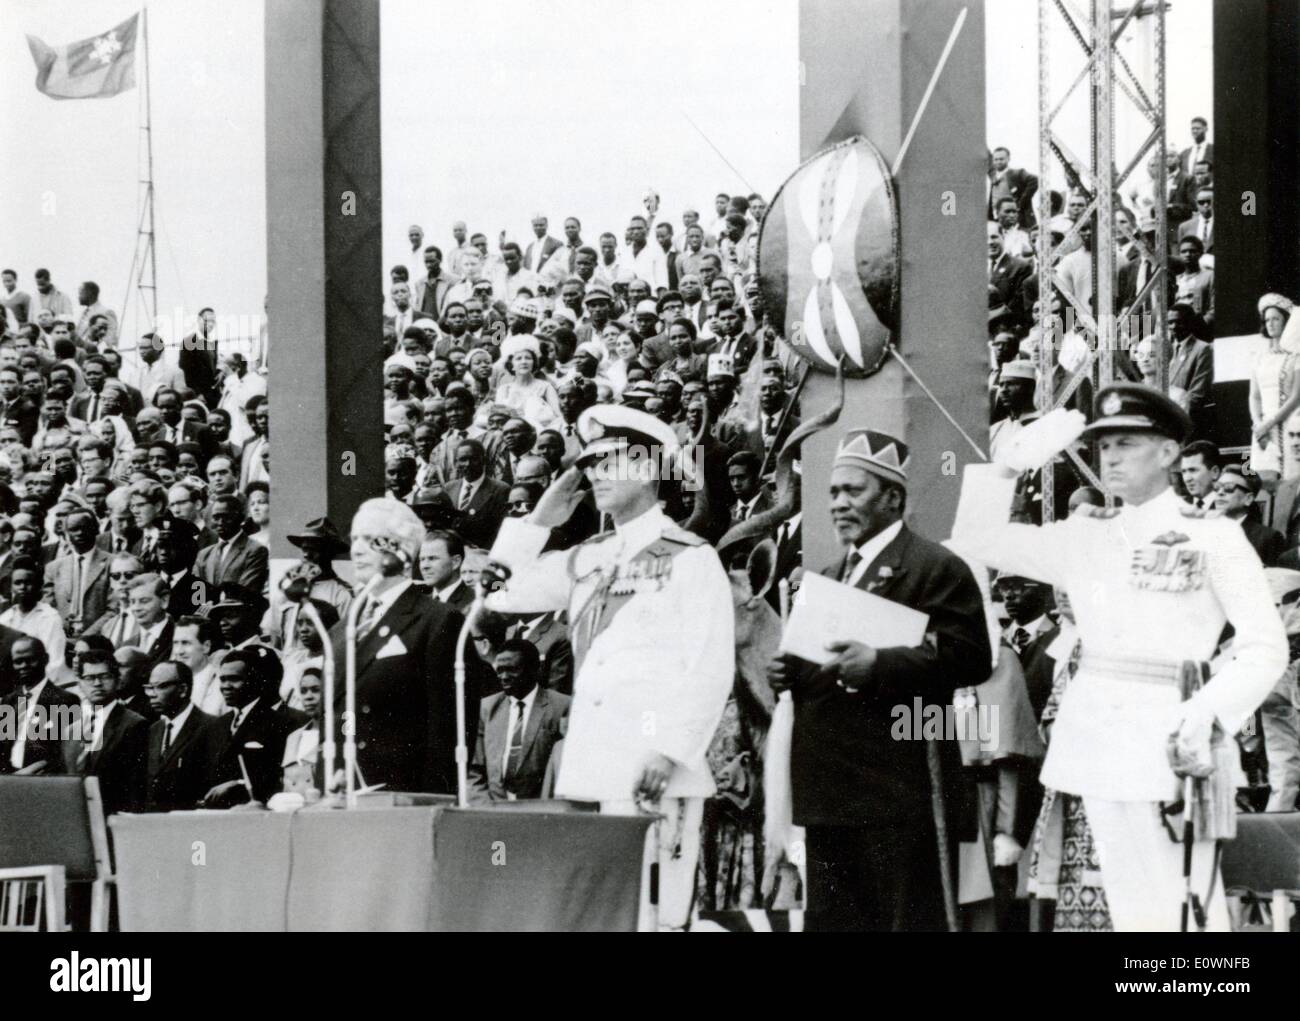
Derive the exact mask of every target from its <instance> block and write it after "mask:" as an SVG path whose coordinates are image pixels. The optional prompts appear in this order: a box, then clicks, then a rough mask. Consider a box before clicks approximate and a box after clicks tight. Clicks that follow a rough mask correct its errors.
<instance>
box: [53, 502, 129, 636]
mask: <svg viewBox="0 0 1300 1021" xmlns="http://www.w3.org/2000/svg"><path fill="white" fill-rule="evenodd" d="M98 531H99V522H98V521H97V520H96V519H95V515H94V514H92V513H91V512H90V511H88V510H74V511H73V512H72V513H71V514H69V515H68V516H67V517H66V518H64V520H63V534H64V536H65V537H66V538H67V540H68V543H69V544H70V545H71V546H72V552H71V553H69V554H68V555H66V556H62V557H58V558H56V559H55V560H54V561H53V563H51V564H50V566H49V567H47V568H46V569H45V601H46V602H48V603H50V604H51V605H52V606H53V607H54V608H55V609H56V610H58V611H59V616H60V617H62V618H63V620H64V622H65V623H72V622H74V621H75V622H77V623H76V630H77V631H80V630H82V628H83V627H84V626H85V625H86V624H90V623H92V622H94V621H97V620H99V618H100V617H102V616H103V615H104V613H105V612H106V611H107V610H108V564H109V561H110V560H112V559H113V555H112V554H111V553H108V552H106V551H104V550H102V549H99V548H98V547H97V546H96V545H95V539H96V537H97V535H98Z"/></svg>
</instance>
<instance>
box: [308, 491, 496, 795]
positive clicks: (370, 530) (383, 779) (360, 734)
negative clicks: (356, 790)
mask: <svg viewBox="0 0 1300 1021" xmlns="http://www.w3.org/2000/svg"><path fill="white" fill-rule="evenodd" d="M351 534H352V567H353V575H354V578H355V581H356V584H357V586H358V589H357V591H358V593H359V592H360V591H361V589H362V587H364V586H365V585H366V584H367V583H369V582H370V581H371V579H373V578H374V577H375V576H376V575H379V574H380V573H381V570H382V568H383V567H384V566H388V567H389V568H390V569H392V567H393V561H392V560H390V559H389V558H395V559H396V562H397V564H398V565H400V566H398V568H397V569H398V572H399V573H397V574H395V575H392V576H389V575H383V576H382V578H381V580H380V581H379V582H377V583H376V587H375V589H374V590H373V591H372V592H371V593H370V595H369V596H367V597H366V605H363V606H362V608H361V610H360V617H359V619H358V631H357V650H356V664H357V674H356V676H357V694H356V706H357V717H356V739H357V764H358V767H359V768H360V771H361V775H362V777H363V778H364V779H365V782H366V783H367V784H372V785H373V784H383V785H384V786H385V788H386V789H388V790H393V791H429V792H435V793H443V794H447V793H451V792H453V791H455V789H456V762H455V750H456V691H455V685H454V682H453V665H454V662H455V653H456V639H457V637H458V635H459V634H460V628H461V622H462V618H461V615H460V614H459V613H457V612H456V611H455V610H453V609H451V608H450V607H448V606H446V605H444V604H442V603H440V602H436V601H434V600H432V599H430V598H429V597H428V595H426V594H424V593H422V592H421V591H420V590H419V589H418V588H416V587H415V586H414V585H413V584H412V582H411V576H410V572H411V566H410V565H411V564H412V563H413V562H414V560H415V558H416V556H417V554H418V552H419V548H420V540H421V539H422V538H423V535H424V525H423V524H422V523H421V521H420V519H419V518H418V517H417V516H416V514H415V512H414V511H412V510H411V509H410V508H409V507H407V506H406V505H405V504H403V503H400V502H398V501H396V500H392V499H389V498H386V497H385V498H380V499H374V500H367V501H366V502H365V503H363V504H362V505H361V508H360V509H359V510H358V511H357V514H356V516H355V517H354V518H353V520H352V532H351ZM393 549H395V550H396V552H388V550H393ZM358 598H360V596H359V595H358ZM344 632H345V628H344V622H343V621H340V622H339V623H338V624H337V625H335V627H334V628H332V629H331V632H330V639H331V641H332V643H333V646H334V660H335V662H336V663H343V662H345V659H346V641H345V633H344ZM467 655H468V656H470V657H471V659H470V662H469V664H468V667H469V668H470V669H471V672H470V674H469V678H470V686H469V688H468V690H467V695H466V712H467V720H466V735H467V736H466V740H467V741H468V740H469V739H470V738H472V736H473V734H474V733H475V730H474V728H475V726H476V710H477V707H478V699H479V698H481V697H482V696H483V695H484V694H486V692H485V691H483V690H482V688H481V685H482V684H483V679H482V674H481V671H480V669H478V668H477V666H476V661H474V660H473V659H472V656H473V654H472V652H467ZM344 694H345V693H344V685H343V684H342V683H341V681H340V683H339V684H338V686H337V694H336V696H335V710H336V716H335V718H336V719H338V720H339V721H340V722H339V726H340V727H341V725H342V713H343V709H344ZM339 742H340V747H342V731H341V730H340V731H339Z"/></svg>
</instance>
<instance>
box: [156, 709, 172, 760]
mask: <svg viewBox="0 0 1300 1021" xmlns="http://www.w3.org/2000/svg"><path fill="white" fill-rule="evenodd" d="M171 746H172V721H171V720H169V719H167V717H165V716H164V717H163V736H162V747H161V748H160V749H159V754H160V755H166V754H167V749H168V748H170V747H171Z"/></svg>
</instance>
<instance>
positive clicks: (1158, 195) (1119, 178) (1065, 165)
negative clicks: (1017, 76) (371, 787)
mask: <svg viewBox="0 0 1300 1021" xmlns="http://www.w3.org/2000/svg"><path fill="white" fill-rule="evenodd" d="M1165 6H1166V5H1165V2H1164V0H1156V2H1154V3H1145V2H1139V3H1136V4H1134V5H1133V6H1131V7H1128V8H1127V9H1124V10H1116V9H1115V8H1114V7H1113V5H1112V0H1088V10H1087V13H1086V14H1085V13H1084V11H1082V10H1081V9H1080V8H1079V6H1077V4H1076V2H1075V0H1039V3H1038V165H1039V189H1038V209H1039V212H1038V221H1039V230H1038V251H1037V255H1038V294H1039V299H1040V300H1039V303H1038V310H1039V311H1038V315H1037V322H1038V328H1039V334H1040V342H1039V347H1038V378H1039V381H1040V383H1039V386H1038V390H1037V400H1038V409H1039V411H1040V413H1042V414H1046V413H1047V412H1049V411H1052V410H1054V409H1056V408H1059V407H1062V406H1063V405H1065V403H1066V402H1067V401H1068V400H1069V399H1070V398H1071V397H1072V396H1073V395H1074V393H1075V391H1076V390H1078V388H1079V386H1080V385H1082V383H1083V382H1084V380H1085V379H1087V380H1090V381H1091V382H1092V384H1093V386H1094V387H1100V386H1105V385H1106V384H1108V383H1110V382H1111V381H1112V380H1114V379H1115V378H1116V377H1117V375H1118V376H1119V377H1120V378H1123V374H1122V373H1117V369H1116V352H1117V350H1121V349H1124V350H1126V349H1127V348H1128V347H1129V346H1130V345H1133V346H1135V345H1136V344H1137V342H1138V341H1139V340H1140V339H1141V338H1142V336H1144V335H1145V334H1146V333H1147V332H1151V333H1154V335H1155V336H1156V337H1157V338H1158V343H1157V345H1156V355H1157V366H1158V369H1157V372H1158V375H1157V382H1158V384H1159V385H1160V386H1161V387H1162V388H1165V387H1166V386H1167V385H1168V367H1169V339H1168V330H1167V329H1166V326H1165V312H1166V309H1165V305H1166V297H1167V286H1168V285H1167V279H1168V266H1167V264H1166V253H1167V248H1168V241H1167V230H1166V222H1165V217H1166V211H1165V205H1166V189H1165V184H1164V182H1165V172H1164V158H1165V157H1164V153H1165V145H1166V141H1165ZM1137 18H1153V19H1154V21H1153V22H1152V23H1151V25H1152V28H1153V32H1152V41H1151V45H1152V47H1153V49H1154V53H1152V54H1150V56H1151V58H1152V60H1151V66H1152V68H1153V69H1154V74H1153V75H1151V76H1150V77H1153V78H1154V80H1152V81H1146V82H1144V81H1142V80H1141V78H1140V76H1139V75H1137V74H1135V73H1134V71H1133V68H1132V65H1131V64H1130V63H1129V61H1128V59H1127V58H1126V57H1125V54H1124V53H1123V52H1122V49H1121V45H1120V40H1121V37H1122V35H1123V34H1124V32H1125V30H1126V29H1128V28H1129V26H1130V24H1131V23H1133V21H1134V19H1137ZM1061 27H1064V29H1065V30H1066V31H1067V32H1068V33H1069V35H1070V36H1071V37H1072V38H1073V40H1074V42H1075V43H1077V44H1078V49H1079V57H1078V62H1077V63H1076V62H1075V60H1074V59H1073V58H1074V57H1075V54H1074V50H1073V48H1071V47H1067V48H1066V50H1067V52H1066V53H1065V54H1053V53H1052V47H1051V40H1052V38H1053V36H1054V35H1055V34H1059V33H1058V32H1057V30H1058V29H1059V28H1061ZM1053 71H1056V72H1057V73H1062V72H1064V73H1068V74H1069V75H1070V76H1071V78H1070V84H1069V87H1068V88H1067V89H1066V90H1065V92H1064V93H1063V94H1061V95H1060V96H1059V97H1058V98H1055V99H1054V98H1053V96H1052V92H1051V81H1052V73H1053ZM1085 81H1086V82H1087V83H1088V84H1087V88H1088V91H1089V98H1090V101H1091V108H1090V112H1089V130H1088V133H1087V136H1086V137H1075V138H1067V137H1066V135H1067V134H1068V131H1067V129H1066V126H1065V125H1064V124H1063V123H1062V118H1061V113H1062V110H1063V109H1064V108H1065V106H1066V103H1067V102H1068V101H1069V99H1070V97H1071V96H1073V95H1074V94H1075V93H1076V92H1078V91H1079V88H1080V86H1081V85H1083V84H1084V82H1085ZM1117 91H1118V92H1119V93H1122V94H1123V96H1124V97H1125V100H1126V101H1127V102H1128V103H1130V104H1131V105H1132V108H1133V109H1134V110H1135V111H1136V112H1137V113H1138V114H1139V115H1140V116H1141V117H1142V118H1143V120H1144V121H1145V122H1146V123H1147V124H1149V126H1150V130H1149V132H1148V133H1147V134H1146V136H1145V138H1144V139H1143V141H1142V142H1141V143H1140V144H1139V145H1138V147H1137V149H1136V150H1135V151H1134V152H1133V153H1131V154H1121V153H1118V152H1116V148H1117V145H1116V132H1115V97H1116V92H1117ZM1085 145H1086V148H1085ZM1081 151H1086V153H1087V159H1084V158H1083V157H1082V156H1080V155H1079V152H1081ZM1152 151H1154V152H1155V153H1158V154H1159V158H1160V160H1161V166H1160V174H1159V177H1158V178H1157V181H1158V184H1159V187H1156V188H1154V189H1153V197H1154V199H1155V203H1154V214H1155V244H1154V246H1148V245H1147V244H1146V241H1145V239H1143V238H1142V236H1141V231H1140V230H1139V231H1137V232H1136V234H1137V236H1136V237H1135V238H1134V239H1133V240H1134V243H1135V244H1136V245H1137V247H1138V250H1139V251H1140V252H1141V256H1140V257H1141V258H1144V259H1147V260H1149V261H1150V264H1151V266H1152V271H1151V272H1150V273H1149V274H1148V279H1147V281H1146V283H1145V285H1144V286H1143V287H1142V289H1141V290H1140V291H1139V292H1138V293H1137V294H1136V295H1135V296H1134V298H1133V300H1132V301H1131V303H1130V304H1129V305H1127V306H1126V307H1124V308H1121V309H1116V307H1115V301H1116V293H1115V292H1116V269H1117V263H1118V252H1117V250H1116V245H1115V241H1116V233H1115V209H1116V208H1117V203H1119V202H1122V198H1121V189H1122V187H1123V185H1124V183H1125V181H1127V180H1128V179H1129V178H1130V177H1131V176H1132V175H1133V173H1134V171H1135V170H1137V169H1138V168H1142V169H1141V173H1143V174H1145V173H1146V171H1145V166H1146V157H1147V155H1148V153H1151V152H1152ZM1121 158H1123V159H1124V162H1123V165H1122V166H1121V165H1120V164H1119V162H1118V160H1119V159H1121ZM1058 167H1059V168H1060V170H1061V171H1062V172H1063V173H1064V175H1065V177H1066V179H1067V181H1069V182H1070V185H1071V186H1072V187H1073V188H1075V189H1077V190H1079V191H1080V192H1082V194H1083V195H1084V196H1085V197H1086V199H1087V201H1088V204H1087V206H1086V208H1085V209H1084V211H1083V214H1082V215H1081V216H1080V217H1079V219H1078V220H1076V221H1075V223H1074V224H1073V225H1072V226H1071V228H1070V230H1069V232H1068V233H1067V234H1066V235H1065V237H1064V238H1063V239H1062V241H1061V243H1060V244H1059V245H1057V246H1055V247H1054V246H1053V245H1052V234H1051V231H1050V230H1049V229H1048V223H1049V222H1050V220H1051V218H1052V212H1051V180H1052V178H1053V176H1054V174H1053V170H1054V169H1056V168H1058ZM1135 216H1136V214H1135ZM1136 218H1137V219H1140V216H1136ZM1088 222H1093V223H1094V224H1095V226H1094V229H1093V244H1092V249H1093V252H1092V255H1093V259H1092V280H1093V288H1092V291H1093V293H1092V299H1091V301H1087V300H1086V296H1082V295H1075V294H1074V293H1072V291H1071V289H1070V287H1069V285H1068V284H1067V283H1066V281H1065V280H1064V279H1063V278H1062V277H1061V275H1060V274H1059V273H1058V272H1057V269H1056V261H1057V259H1058V258H1059V256H1060V255H1061V254H1064V252H1066V251H1069V250H1070V249H1071V248H1072V247H1073V246H1074V245H1075V243H1076V241H1077V239H1078V237H1079V226H1080V225H1081V224H1084V223H1088ZM1153 249H1154V250H1153ZM1053 291H1056V292H1058V293H1059V294H1060V295H1061V296H1062V298H1063V300H1064V304H1063V306H1062V309H1061V313H1060V314H1059V315H1058V316H1056V317H1054V314H1053V304H1054V302H1053V300H1052V298H1051V296H1052V293H1053ZM1071 313H1072V315H1073V319H1074V323H1073V326H1074V331H1075V332H1076V333H1077V334H1079V335H1080V336H1081V337H1082V338H1083V339H1084V341H1085V342H1086V344H1087V348H1088V355H1087V358H1086V360H1084V361H1083V362H1082V363H1081V364H1080V365H1079V366H1078V367H1077V368H1076V369H1075V370H1074V371H1072V372H1068V373H1066V374H1065V378H1064V379H1062V380H1061V381H1060V384H1059V385H1057V383H1056V373H1057V354H1058V351H1059V347H1060V341H1061V339H1062V338H1063V337H1064V336H1065V334H1066V330H1065V325H1066V323H1068V322H1069V319H1070V317H1071ZM1144 313H1145V315H1147V316H1149V317H1150V319H1149V320H1148V326H1147V328H1146V330H1143V329H1142V322H1143V320H1142V315H1143V314H1144ZM1069 457H1070V459H1071V461H1073V462H1074V467H1075V468H1076V469H1077V470H1078V472H1079V473H1080V474H1081V475H1082V476H1083V477H1084V478H1085V479H1086V480H1088V482H1089V484H1091V485H1093V486H1096V487H1097V488H1098V489H1102V486H1101V482H1100V480H1099V479H1098V478H1097V476H1096V474H1095V473H1094V472H1093V471H1092V469H1091V468H1090V467H1089V466H1088V465H1087V464H1086V463H1085V462H1084V461H1083V460H1082V459H1081V458H1080V457H1079V456H1078V454H1077V453H1076V452H1075V451H1073V450H1071V451H1069ZM1053 472H1054V468H1053V465H1052V464H1051V463H1049V464H1047V465H1046V466H1045V467H1044V468H1043V478H1042V487H1041V489H1042V506H1043V521H1045V522H1046V521H1051V520H1054V519H1055V518H1056V516H1057V515H1056V507H1055V489H1054V486H1053V482H1054V479H1053ZM1103 491H1104V490H1103ZM1108 500H1109V498H1108ZM1062 510H1063V508H1062Z"/></svg>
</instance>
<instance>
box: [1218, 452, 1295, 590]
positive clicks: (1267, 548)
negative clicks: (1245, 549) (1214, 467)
mask: <svg viewBox="0 0 1300 1021" xmlns="http://www.w3.org/2000/svg"><path fill="white" fill-rule="evenodd" d="M1259 491H1260V481H1259V476H1258V475H1257V474H1256V473H1255V472H1247V471H1246V470H1245V469H1244V468H1242V467H1241V466H1240V465H1236V464H1229V465H1226V466H1225V467H1224V468H1223V470H1222V471H1220V472H1219V478H1218V479H1217V480H1216V481H1215V483H1214V506H1215V509H1216V510H1219V511H1222V513H1223V516H1224V517H1225V518H1231V519H1232V520H1233V521H1236V522H1239V523H1240V524H1241V528H1242V531H1244V532H1245V533H1246V538H1247V539H1248V540H1249V541H1250V545H1251V546H1252V547H1254V550H1255V552H1256V553H1257V554H1259V559H1260V561H1261V562H1262V563H1263V564H1264V566H1265V567H1276V566H1277V565H1278V557H1280V556H1281V555H1282V553H1283V552H1284V551H1285V550H1286V548H1287V547H1286V540H1285V539H1283V538H1282V536H1281V534H1280V533H1278V532H1275V531H1274V530H1273V529H1271V528H1269V527H1268V526H1267V525H1261V524H1260V523H1259V522H1258V521H1256V520H1255V519H1254V517H1253V516H1252V515H1251V513H1250V512H1251V509H1252V508H1253V507H1254V505H1255V501H1256V500H1257V499H1258V498H1259Z"/></svg>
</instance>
